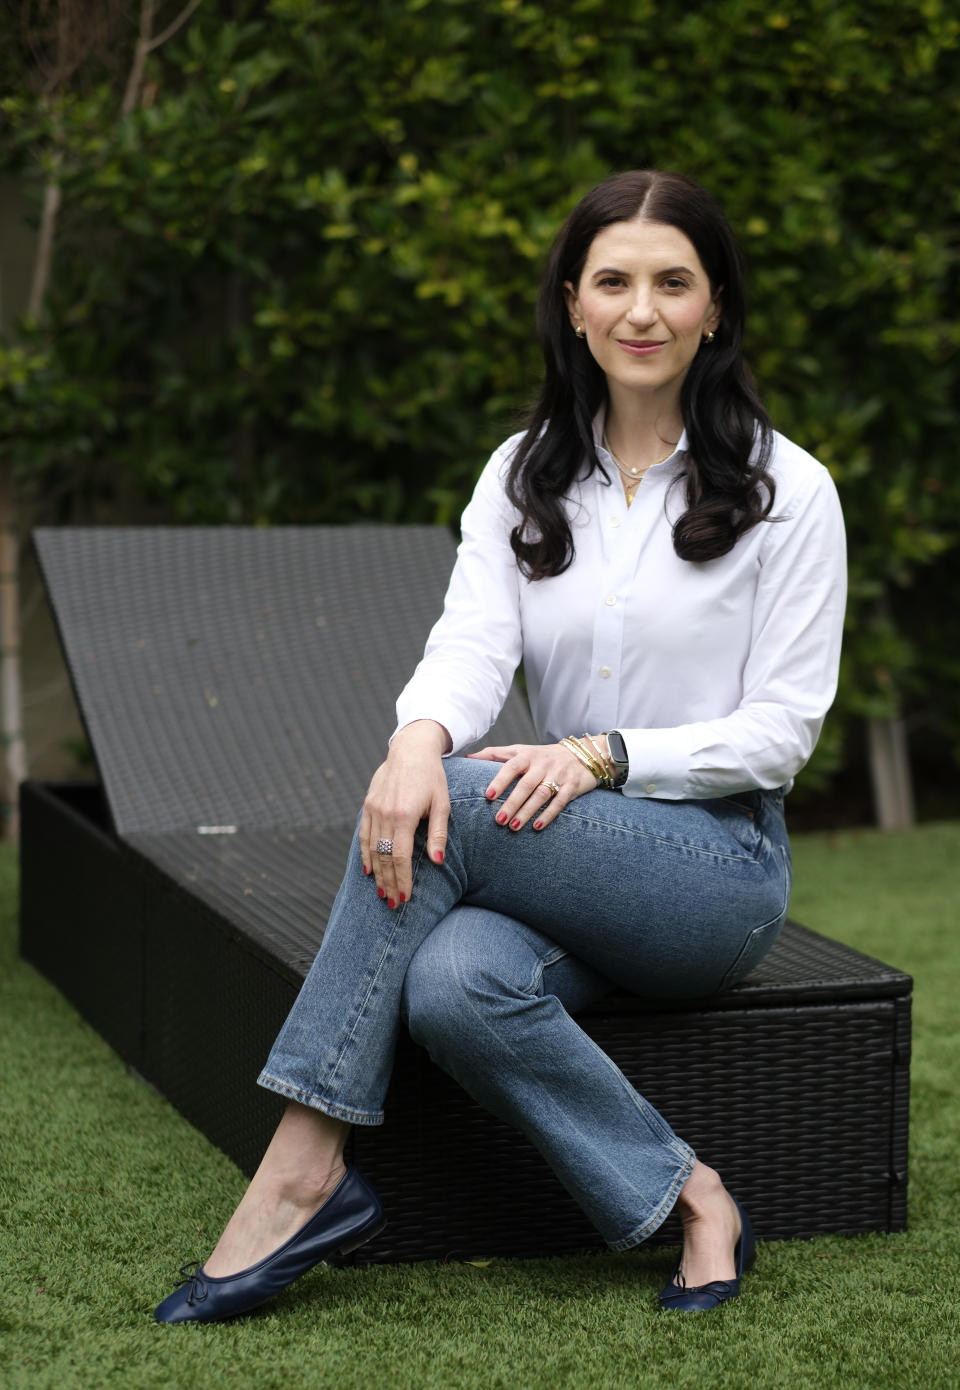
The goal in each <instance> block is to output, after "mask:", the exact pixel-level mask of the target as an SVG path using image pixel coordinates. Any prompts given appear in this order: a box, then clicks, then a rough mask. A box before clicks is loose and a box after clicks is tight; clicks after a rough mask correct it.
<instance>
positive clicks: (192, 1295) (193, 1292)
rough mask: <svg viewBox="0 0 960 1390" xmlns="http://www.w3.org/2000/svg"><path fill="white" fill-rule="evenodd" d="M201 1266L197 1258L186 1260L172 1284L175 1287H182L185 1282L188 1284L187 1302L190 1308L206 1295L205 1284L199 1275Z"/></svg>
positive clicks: (201, 1300) (200, 1301)
mask: <svg viewBox="0 0 960 1390" xmlns="http://www.w3.org/2000/svg"><path fill="white" fill-rule="evenodd" d="M202 1268H203V1266H202V1265H201V1263H200V1261H199V1260H188V1261H187V1263H186V1264H185V1265H181V1266H180V1278H179V1279H178V1280H177V1282H176V1283H175V1284H174V1288H175V1289H180V1288H183V1286H184V1285H185V1284H189V1285H190V1287H189V1289H188V1290H187V1303H188V1304H189V1305H190V1307H191V1308H192V1307H193V1305H194V1304H195V1303H202V1302H203V1300H204V1299H205V1298H206V1296H207V1286H206V1284H205V1283H204V1281H203V1279H202V1278H201V1276H200V1270H201V1269H202Z"/></svg>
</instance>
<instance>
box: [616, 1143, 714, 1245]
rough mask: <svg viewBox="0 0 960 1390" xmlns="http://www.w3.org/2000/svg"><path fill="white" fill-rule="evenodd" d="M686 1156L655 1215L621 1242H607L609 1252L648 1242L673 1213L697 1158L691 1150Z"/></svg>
mask: <svg viewBox="0 0 960 1390" xmlns="http://www.w3.org/2000/svg"><path fill="white" fill-rule="evenodd" d="M687 1154H688V1155H689V1157H687V1158H686V1159H685V1160H684V1166H683V1168H682V1169H681V1171H680V1172H679V1173H678V1174H677V1176H676V1177H675V1178H674V1180H673V1183H672V1184H671V1187H670V1191H669V1192H668V1193H667V1195H666V1197H664V1199H663V1201H662V1202H661V1203H660V1206H659V1207H658V1209H657V1211H656V1212H655V1214H654V1215H653V1216H651V1217H650V1218H649V1220H647V1221H645V1222H644V1223H643V1225H642V1226H638V1227H637V1228H636V1230H635V1231H633V1232H631V1234H630V1235H628V1236H624V1238H623V1239H622V1240H608V1241H607V1244H608V1245H609V1247H610V1249H611V1250H617V1251H623V1250H632V1249H633V1248H634V1246H637V1245H642V1244H643V1242H644V1241H645V1240H649V1239H650V1237H651V1236H652V1235H653V1233H654V1231H658V1230H659V1229H660V1227H661V1226H662V1225H663V1223H664V1222H665V1221H666V1219H667V1217H668V1216H669V1215H670V1213H671V1212H672V1211H673V1208H674V1206H675V1205H676V1201H677V1198H678V1197H679V1196H680V1189H681V1188H682V1187H683V1184H684V1183H685V1182H686V1180H687V1178H689V1176H690V1174H691V1173H692V1172H693V1167H694V1164H695V1163H696V1161H697V1156H696V1154H695V1153H694V1152H693V1150H692V1149H688V1150H687Z"/></svg>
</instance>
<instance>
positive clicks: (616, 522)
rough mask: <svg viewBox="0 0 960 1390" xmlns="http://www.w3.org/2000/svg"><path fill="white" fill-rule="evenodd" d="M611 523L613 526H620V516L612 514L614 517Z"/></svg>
mask: <svg viewBox="0 0 960 1390" xmlns="http://www.w3.org/2000/svg"><path fill="white" fill-rule="evenodd" d="M610 525H611V526H619V525H620V518H619V517H618V516H612V517H611V518H610Z"/></svg>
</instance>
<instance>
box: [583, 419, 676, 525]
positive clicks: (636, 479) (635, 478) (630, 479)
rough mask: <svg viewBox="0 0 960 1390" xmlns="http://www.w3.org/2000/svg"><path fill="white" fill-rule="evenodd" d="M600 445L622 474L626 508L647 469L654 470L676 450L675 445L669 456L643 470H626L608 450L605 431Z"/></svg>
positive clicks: (608, 442)
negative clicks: (631, 485)
mask: <svg viewBox="0 0 960 1390" xmlns="http://www.w3.org/2000/svg"><path fill="white" fill-rule="evenodd" d="M600 443H601V444H602V445H603V447H604V448H605V449H606V451H607V453H608V454H609V455H610V457H611V458H612V459H613V461H614V463H615V464H616V465H617V467H618V468H619V470H620V472H621V473H622V474H623V477H624V481H625V484H626V485H625V487H624V492H625V493H626V497H627V506H628V507H629V506H630V503H631V502H632V501H633V499H634V498H635V497H636V495H637V488H638V487H639V486H640V484H641V483H642V482H643V475H644V474H645V473H646V472H647V471H648V470H649V469H651V468H656V466H657V464H658V463H666V461H667V459H668V458H669V457H670V454H673V453H674V452H675V450H676V445H674V447H673V448H672V449H671V450H670V453H669V454H664V456H663V458H662V459H654V460H653V463H648V464H647V465H646V467H644V468H628V467H627V465H626V464H625V463H624V462H623V459H621V458H619V457H618V456H617V455H616V454H615V453H614V452H613V450H612V449H611V448H610V441H609V440H608V439H607V432H606V430H604V432H603V437H602V438H601V440H600ZM631 483H632V484H633V487H632V488H631V487H630V484H631Z"/></svg>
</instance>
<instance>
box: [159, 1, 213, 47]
mask: <svg viewBox="0 0 960 1390" xmlns="http://www.w3.org/2000/svg"><path fill="white" fill-rule="evenodd" d="M199 4H200V0H190V3H189V5H186V6H185V7H184V8H183V9H182V10H181V11H180V13H179V14H178V15H177V17H176V19H175V20H174V21H173V23H172V24H168V25H167V27H166V29H164V31H163V33H162V34H158V35H157V37H156V38H155V39H151V40H150V42H149V43H148V44H147V52H148V53H152V52H153V50H154V49H155V48H159V47H160V46H161V44H165V43H166V41H167V39H172V38H173V36H174V34H175V33H176V32H177V30H178V29H182V28H183V26H184V24H186V22H187V20H188V19H189V18H190V16H191V15H192V14H193V12H194V10H195V9H196V8H197V6H198V5H199Z"/></svg>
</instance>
